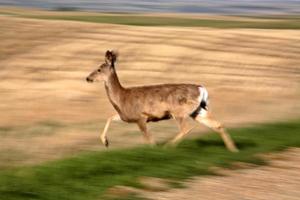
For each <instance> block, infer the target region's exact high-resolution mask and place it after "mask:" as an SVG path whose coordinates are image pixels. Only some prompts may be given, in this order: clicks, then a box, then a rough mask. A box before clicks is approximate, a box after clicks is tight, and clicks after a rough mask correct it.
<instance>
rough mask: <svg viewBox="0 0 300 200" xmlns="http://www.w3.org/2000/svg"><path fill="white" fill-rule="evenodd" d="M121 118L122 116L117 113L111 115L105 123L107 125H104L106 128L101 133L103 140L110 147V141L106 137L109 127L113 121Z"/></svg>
mask: <svg viewBox="0 0 300 200" xmlns="http://www.w3.org/2000/svg"><path fill="white" fill-rule="evenodd" d="M119 120H120V116H119V115H118V114H115V115H113V116H111V117H109V118H108V119H107V121H106V124H105V127H104V130H103V132H102V134H101V137H100V138H101V142H102V143H103V144H104V145H105V146H106V147H108V146H109V142H108V139H107V137H106V133H107V131H108V128H109V125H110V123H111V122H112V121H119Z"/></svg>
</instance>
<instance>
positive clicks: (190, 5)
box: [0, 0, 300, 170]
mask: <svg viewBox="0 0 300 200" xmlns="http://www.w3.org/2000/svg"><path fill="white" fill-rule="evenodd" d="M299 16H300V1H299V0H286V1H279V0H262V1H258V0H255V1H254V0H251V1H250V0H244V1H237V0H230V1H228V0H217V1H208V0H187V1H180V0H176V1H167V0H152V1H148V0H143V1H132V0H123V1H122V0H112V1H102V0H100V1H96V0H87V1H80V0H66V1H58V0H47V1H37V0H13V1H12V0H0V38H1V42H0V95H1V100H0V136H1V140H0V141H1V145H0V170H1V169H3V170H4V169H11V168H15V167H24V166H28V165H29V166H32V165H33V166H35V165H37V164H39V165H40V164H43V163H45V162H46V161H49V160H56V159H63V158H65V157H69V156H71V155H73V156H74V155H77V154H78V153H80V152H86V151H96V152H98V151H101V150H104V147H103V146H102V144H101V143H100V140H99V135H100V133H101V131H102V129H103V127H104V124H105V121H106V119H107V118H108V117H109V116H110V115H112V114H113V113H114V110H113V107H112V106H111V105H110V103H109V101H108V99H107V96H106V93H105V90H104V87H103V83H101V82H99V83H94V84H87V83H86V82H85V78H86V76H87V75H88V74H89V73H90V72H91V71H92V70H94V69H96V68H97V66H99V65H100V64H101V63H102V62H103V60H104V53H105V51H106V50H108V49H114V50H117V51H118V52H119V55H120V56H119V60H118V62H117V66H116V68H117V72H118V75H119V78H120V81H121V83H122V84H123V85H124V86H134V85H146V84H158V83H182V82H183V83H197V84H203V85H205V86H206V87H207V89H208V91H209V94H210V105H211V109H212V112H213V113H214V115H215V116H216V118H217V119H219V120H220V121H222V122H224V124H225V126H226V127H230V128H241V127H248V126H255V125H257V124H263V123H274V122H279V121H289V120H296V121H297V119H299V116H300V105H299V99H300V89H299V88H300V87H299V86H300V56H299V55H300V32H299V29H300V17H299ZM192 123H193V122H191V124H192ZM150 127H151V132H152V133H153V135H154V137H155V138H156V140H157V141H160V142H162V141H165V140H167V139H169V138H171V137H172V136H174V135H175V133H176V132H177V126H176V124H175V122H174V121H166V122H161V123H153V124H150ZM207 131H208V129H206V128H205V127H201V126H198V127H197V128H196V129H194V130H193V132H192V134H191V135H190V136H189V137H191V138H199V136H200V134H199V133H205V132H207ZM108 137H109V138H110V140H111V148H112V149H118V148H124V147H132V146H137V145H142V144H143V139H142V137H141V133H140V132H139V130H138V128H137V127H136V125H134V124H125V123H122V122H116V123H113V124H112V126H111V128H110V130H109V133H108Z"/></svg>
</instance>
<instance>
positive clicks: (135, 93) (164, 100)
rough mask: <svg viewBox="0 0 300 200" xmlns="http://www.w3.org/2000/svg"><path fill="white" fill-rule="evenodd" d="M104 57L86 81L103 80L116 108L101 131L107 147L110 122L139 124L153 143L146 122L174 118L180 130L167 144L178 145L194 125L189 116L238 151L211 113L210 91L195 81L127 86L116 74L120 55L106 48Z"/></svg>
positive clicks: (228, 146) (227, 145)
mask: <svg viewBox="0 0 300 200" xmlns="http://www.w3.org/2000/svg"><path fill="white" fill-rule="evenodd" d="M104 60H105V62H104V63H103V64H101V65H100V66H99V67H98V68H97V69H96V70H95V71H93V72H92V73H91V74H90V75H89V76H88V77H87V78H86V80H87V82H93V81H95V80H99V78H100V79H102V80H103V81H104V85H105V90H106V93H107V96H108V98H109V100H110V102H111V104H112V105H113V107H114V108H115V110H116V111H117V114H115V115H113V116H111V117H110V118H108V119H107V122H106V125H105V127H104V130H103V132H102V134H101V141H102V143H103V144H105V146H106V147H108V145H109V142H108V139H107V137H106V133H107V131H108V127H109V125H110V123H111V121H116V120H122V121H125V122H128V123H136V124H137V125H138V127H139V129H140V130H141V131H142V132H143V135H144V138H145V139H146V141H147V142H148V143H150V144H154V140H153V139H152V136H151V134H150V133H149V131H148V130H147V126H146V125H147V123H148V122H155V121H160V120H166V119H171V118H173V119H175V120H176V122H177V123H178V126H179V129H180V131H179V133H178V134H177V135H176V137H174V139H172V140H171V141H170V142H169V143H168V144H176V143H177V142H178V141H179V140H180V139H181V138H182V137H183V136H185V135H187V134H188V133H189V132H190V131H191V129H192V128H188V126H187V119H188V118H189V117H191V118H192V119H194V120H195V121H197V122H200V123H202V124H204V125H205V126H207V127H209V128H211V129H213V130H214V131H216V132H218V133H219V134H220V136H221V138H222V139H223V141H224V143H225V146H226V147H227V149H228V150H230V151H233V152H237V151H238V149H237V148H236V146H235V144H234V142H233V141H232V139H231V138H230V136H229V135H228V133H227V132H226V131H225V129H224V127H223V125H222V124H221V123H219V122H218V121H216V120H215V119H214V118H213V117H212V115H211V113H210V112H208V92H207V90H206V89H205V87H203V86H201V85H196V84H160V85H147V86H139V87H127V88H126V87H123V86H122V85H121V83H120V81H119V79H118V75H117V73H116V69H115V63H116V61H117V54H116V53H115V52H114V51H107V52H106V53H105V58H104Z"/></svg>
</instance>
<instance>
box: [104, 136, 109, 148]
mask: <svg viewBox="0 0 300 200" xmlns="http://www.w3.org/2000/svg"><path fill="white" fill-rule="evenodd" d="M104 145H105V147H108V146H109V142H108V139H107V138H105V140H104Z"/></svg>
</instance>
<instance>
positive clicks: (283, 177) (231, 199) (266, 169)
mask: <svg viewBox="0 0 300 200" xmlns="http://www.w3.org/2000/svg"><path fill="white" fill-rule="evenodd" d="M299 154H300V149H299V148H294V149H290V150H288V151H286V152H283V153H280V154H276V155H275V156H276V157H274V155H273V159H271V160H270V163H269V165H268V166H263V167H256V168H251V169H242V170H234V171H232V170H224V171H223V173H225V175H224V176H218V177H216V176H214V177H204V178H203V177H202V178H195V179H193V180H191V181H189V182H188V183H187V184H186V186H187V187H186V188H184V189H171V190H169V191H167V192H149V193H145V194H144V196H145V197H147V198H149V199H153V200H170V199H172V200H199V199H207V200H216V199H222V200H250V199H256V200H269V199H272V200H283V199H284V200H297V199H299V197H300V190H299V184H300V157H299Z"/></svg>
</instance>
